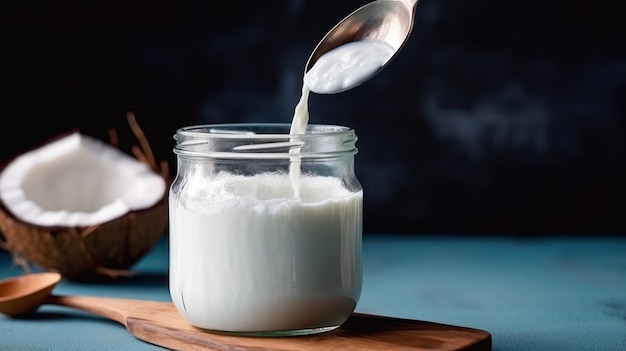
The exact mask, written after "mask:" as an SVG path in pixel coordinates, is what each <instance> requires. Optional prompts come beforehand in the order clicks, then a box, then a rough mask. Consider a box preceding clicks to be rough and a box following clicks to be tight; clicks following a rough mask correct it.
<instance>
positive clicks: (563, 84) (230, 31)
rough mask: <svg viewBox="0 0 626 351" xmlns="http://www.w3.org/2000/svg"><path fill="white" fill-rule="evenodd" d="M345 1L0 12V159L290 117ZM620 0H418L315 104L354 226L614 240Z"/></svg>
mask: <svg viewBox="0 0 626 351" xmlns="http://www.w3.org/2000/svg"><path fill="white" fill-rule="evenodd" d="M365 3H366V1H363V0H351V1H347V0H346V1H307V0H282V1H254V2H238V1H237V2H235V1H232V2H228V1H222V2H219V6H218V5H217V2H214V1H198V2H174V1H165V0H156V1H126V2H107V1H98V2H92V1H45V2H43V1H42V2H37V1H34V2H33V1H29V2H25V1H23V2H18V1H15V2H3V3H2V5H0V17H1V24H0V26H1V32H2V34H0V39H1V43H2V46H1V47H2V49H1V58H0V75H1V76H0V78H1V79H0V84H1V86H2V93H0V96H1V98H0V102H1V111H0V113H1V117H0V118H1V120H2V123H1V124H0V128H1V129H2V148H1V150H0V159H1V160H2V161H5V160H7V159H8V158H9V157H11V156H13V155H15V154H16V153H18V152H21V151H24V150H25V149H27V148H29V147H32V146H34V145H37V144H39V143H41V142H43V141H45V140H47V139H49V138H52V137H54V136H56V135H57V134H60V133H63V132H66V131H68V130H73V129H76V128H78V129H80V130H81V131H83V132H84V133H86V134H90V135H92V136H96V137H99V138H102V139H105V140H106V138H107V131H108V128H111V127H112V128H115V129H116V130H117V131H118V133H119V134H120V137H121V138H122V147H127V146H128V145H130V144H131V143H134V137H133V135H132V134H131V133H130V131H129V129H128V126H127V124H126V119H125V114H126V112H127V111H129V110H132V111H134V112H135V114H136V116H137V119H138V122H139V124H140V125H141V126H142V127H143V129H144V131H145V133H146V135H147V137H148V139H149V141H150V142H151V144H152V146H153V148H154V151H155V153H156V155H157V157H158V158H163V159H167V160H168V162H169V163H170V167H171V169H172V172H174V167H175V158H174V155H173V154H172V152H171V148H172V146H173V140H172V135H173V134H174V132H175V130H176V128H178V127H182V126H186V125H190V124H197V123H222V122H246V121H259V122H287V123H288V122H290V121H291V117H292V114H293V109H294V107H295V105H296V103H297V101H298V99H299V96H300V88H301V79H302V71H303V68H304V64H305V62H306V60H307V58H308V55H309V54H310V53H311V51H312V49H313V48H314V46H315V44H316V43H317V41H318V40H319V39H321V37H322V35H323V34H324V33H325V32H326V31H327V30H328V29H330V28H331V26H332V25H334V24H335V23H336V22H337V21H339V20H340V19H341V18H343V17H344V16H345V15H347V14H348V13H349V12H351V11H352V10H354V9H356V8H357V7H359V6H361V5H363V4H365ZM618 4H619V2H617V1H590V0H589V1H585V0H569V1H564V0H563V1H556V0H553V1H551V0H544V1H512V0H472V1H466V0H422V2H421V3H420V4H419V6H418V10H417V18H416V21H417V22H416V24H415V27H414V31H413V34H412V36H411V38H410V40H409V42H408V43H407V45H406V46H405V48H404V49H403V51H402V52H401V54H400V55H399V56H398V57H397V58H396V59H394V61H392V63H391V64H390V65H389V66H388V67H387V68H386V69H385V70H384V71H383V72H381V73H380V74H379V75H378V76H376V77H375V78H373V79H372V80H370V81H368V82H367V83H365V84H364V85H362V86H360V87H358V88H356V89H354V90H351V91H348V92H344V93H341V94H337V95H313V96H311V99H310V113H311V122H312V123H335V124H344V125H349V126H351V127H353V128H355V130H356V131H357V133H358V135H359V137H360V139H359V143H358V146H359V148H360V153H359V154H358V155H357V175H358V177H359V179H360V180H361V182H362V183H363V186H364V188H365V192H366V195H365V221H364V225H365V231H366V232H402V233H486V234H515V235H538V234H539V235H540V234H579V233H582V234H591V233H594V234H595V233H603V234H619V233H623V232H624V231H625V230H626V220H624V205H623V203H624V198H625V196H626V192H625V185H624V184H625V179H626V176H625V175H626V172H625V164H626V157H625V153H626V151H625V136H626V124H625V118H626V49H625V45H624V43H625V41H624V39H625V38H624V35H623V26H624V25H623V23H622V18H621V16H620V15H619V14H618V10H617V5H618Z"/></svg>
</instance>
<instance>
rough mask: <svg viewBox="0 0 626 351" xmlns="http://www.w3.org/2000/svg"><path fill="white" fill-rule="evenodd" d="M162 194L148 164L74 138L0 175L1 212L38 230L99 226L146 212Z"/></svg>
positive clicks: (24, 157)
mask: <svg viewBox="0 0 626 351" xmlns="http://www.w3.org/2000/svg"><path fill="white" fill-rule="evenodd" d="M165 191H166V182H165V179H164V178H163V177H162V176H160V175H159V174H157V173H156V172H155V171H153V170H152V169H151V168H150V167H149V166H148V165H147V164H145V163H143V162H141V161H139V160H137V159H136V158H134V157H131V156H129V155H127V154H126V153H124V152H122V151H121V150H119V149H117V148H116V147H114V146H112V145H109V144H106V143H104V142H102V141H100V140H97V139H94V138H91V137H88V136H85V135H83V134H80V133H78V132H75V133H72V134H69V135H68V136H65V137H63V138H60V139H58V140H56V141H53V142H51V143H49V144H46V145H44V146H42V147H40V148H38V149H35V150H33V151H30V152H27V153H25V154H22V155H20V156H18V157H17V158H15V159H14V160H13V161H12V162H10V163H9V164H8V165H7V166H6V168H5V169H4V171H2V174H0V198H1V199H2V201H3V202H4V205H5V207H6V208H7V209H8V210H10V211H11V213H12V214H13V215H14V216H15V217H17V218H18V219H20V220H22V221H23V222H26V223H29V224H35V225H39V226H64V227H86V226H92V225H97V224H102V223H105V222H108V221H110V220H113V219H115V218H118V217H120V216H123V215H124V214H126V213H128V212H130V211H133V210H140V209H147V208H150V207H151V206H153V205H155V204H156V203H157V202H158V201H159V200H160V199H161V198H163V196H164V192H165Z"/></svg>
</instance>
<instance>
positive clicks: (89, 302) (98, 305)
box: [45, 295, 139, 326]
mask: <svg viewBox="0 0 626 351" xmlns="http://www.w3.org/2000/svg"><path fill="white" fill-rule="evenodd" d="M45 303H46V304H52V305H59V306H65V307H73V308H76V309H79V310H83V311H86V312H91V313H94V314H97V315H99V316H102V317H105V318H108V319H111V320H114V321H116V322H119V323H121V324H123V325H124V326H127V325H126V320H127V318H128V315H129V313H131V312H132V310H133V309H134V308H135V307H136V306H137V305H138V304H139V302H138V300H130V299H117V298H108V297H92V296H60V295H52V296H49V297H48V298H47V299H46V301H45Z"/></svg>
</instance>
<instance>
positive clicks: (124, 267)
mask: <svg viewBox="0 0 626 351" xmlns="http://www.w3.org/2000/svg"><path fill="white" fill-rule="evenodd" d="M128 118H129V123H131V127H133V128H134V129H137V128H138V126H137V125H133V123H135V122H134V115H130V114H129V116H128ZM135 132H136V131H135ZM136 134H137V132H136ZM141 135H143V134H141ZM57 138H58V137H57ZM57 138H54V139H53V140H56V139H57ZM142 145H143V148H145V145H146V143H145V141H143V142H142ZM145 154H146V153H143V155H145ZM148 154H149V155H151V153H150V152H148ZM144 158H145V157H144ZM139 162H143V161H139ZM152 163H153V164H151V167H153V166H154V162H153V161H152ZM7 164H8V163H7ZM5 166H6V164H5V165H4V166H3V167H2V169H4V167H5ZM2 169H0V171H1V170H2ZM153 170H155V169H154V168H153ZM155 172H158V170H155ZM158 173H160V174H161V175H162V176H163V177H164V178H165V181H166V189H167V186H169V184H170V183H171V179H169V177H167V172H166V171H165V170H163V171H161V172H158ZM167 200H168V196H167V191H164V194H163V197H162V198H161V199H160V200H159V201H158V202H157V203H156V204H155V205H153V206H151V207H149V208H146V209H141V210H135V211H131V212H128V213H126V214H125V215H123V216H121V217H118V218H115V219H112V220H110V221H108V222H104V223H101V224H98V225H95V226H90V227H44V226H38V225H34V224H32V223H25V222H23V221H22V220H20V219H18V218H17V217H15V216H14V215H13V214H12V213H11V211H10V210H9V209H8V208H7V207H6V205H5V204H4V203H3V202H2V201H0V231H1V232H2V233H0V247H2V248H4V249H6V250H9V251H10V252H11V253H12V255H13V261H14V262H15V263H16V264H19V265H20V266H22V267H23V268H24V269H25V270H26V271H31V268H30V264H35V265H38V266H40V267H41V268H44V269H46V270H49V271H55V272H59V273H60V274H62V275H63V276H64V277H65V278H68V279H70V280H93V279H97V278H102V277H110V278H116V277H120V276H128V275H132V272H130V271H129V270H128V269H129V268H130V267H131V266H133V265H134V264H135V263H137V262H138V261H139V260H140V259H141V258H142V257H143V256H144V255H145V254H146V253H148V252H149V251H150V250H152V248H153V247H154V246H155V245H156V243H157V242H158V241H159V240H160V239H161V238H162V237H163V235H164V234H165V232H166V230H167V226H168V201H167Z"/></svg>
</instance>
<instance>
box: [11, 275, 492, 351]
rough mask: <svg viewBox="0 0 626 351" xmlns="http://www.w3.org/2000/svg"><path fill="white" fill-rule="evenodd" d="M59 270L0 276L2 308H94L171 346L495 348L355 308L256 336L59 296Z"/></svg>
mask: <svg viewBox="0 0 626 351" xmlns="http://www.w3.org/2000/svg"><path fill="white" fill-rule="evenodd" d="M60 281H61V275H60V274H58V273H36V274H30V275H23V276H19V277H14V278H7V279H3V280H0V313H2V314H4V315H6V316H9V317H19V316H21V315H24V314H26V313H32V312H35V311H36V310H37V308H38V307H39V306H40V305H41V304H43V303H47V304H55V305H61V306H67V307H74V308H78V309H80V310H83V311H87V312H92V313H95V314H97V315H100V316H102V317H105V318H109V319H112V320H114V321H117V322H119V323H121V324H123V325H124V326H125V327H126V329H127V330H128V331H129V332H130V333H131V334H132V335H133V336H135V337H136V338H137V339H140V340H143V341H145V342H148V343H151V344H155V345H159V346H162V347H166V348H169V349H173V350H255V351H264V350H278V351H283V350H284V351H286V350H303V351H314V350H316V351H328V350H340V349H341V350H363V351H371V350H430V351H452V350H472V351H483V350H487V351H488V350H491V334H489V333H488V332H486V331H482V330H477V329H471V328H465V327H457V326H451V325H445V324H437V323H430V322H423V321H416V320H409V319H398V318H390V317H381V316H373V315H366V314H358V313H355V314H353V315H352V316H351V317H350V318H349V319H348V321H347V322H346V323H344V325H342V326H341V327H340V328H338V329H335V330H334V331H332V332H327V333H322V334H317V335H309V336H298V337H275V338H265V337H253V336H236V335H229V334H223V333H222V334H220V333H215V332H209V331H206V330H203V329H199V328H196V327H193V326H191V325H190V324H189V323H187V322H186V321H185V320H184V319H183V318H182V317H181V316H180V314H179V313H178V311H177V310H176V308H175V307H174V305H173V304H172V303H171V302H158V301H144V300H132V299H116V298H106V297H89V296H55V295H51V292H52V289H53V288H54V287H55V286H56V285H57V284H58V283H59V282H60Z"/></svg>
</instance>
